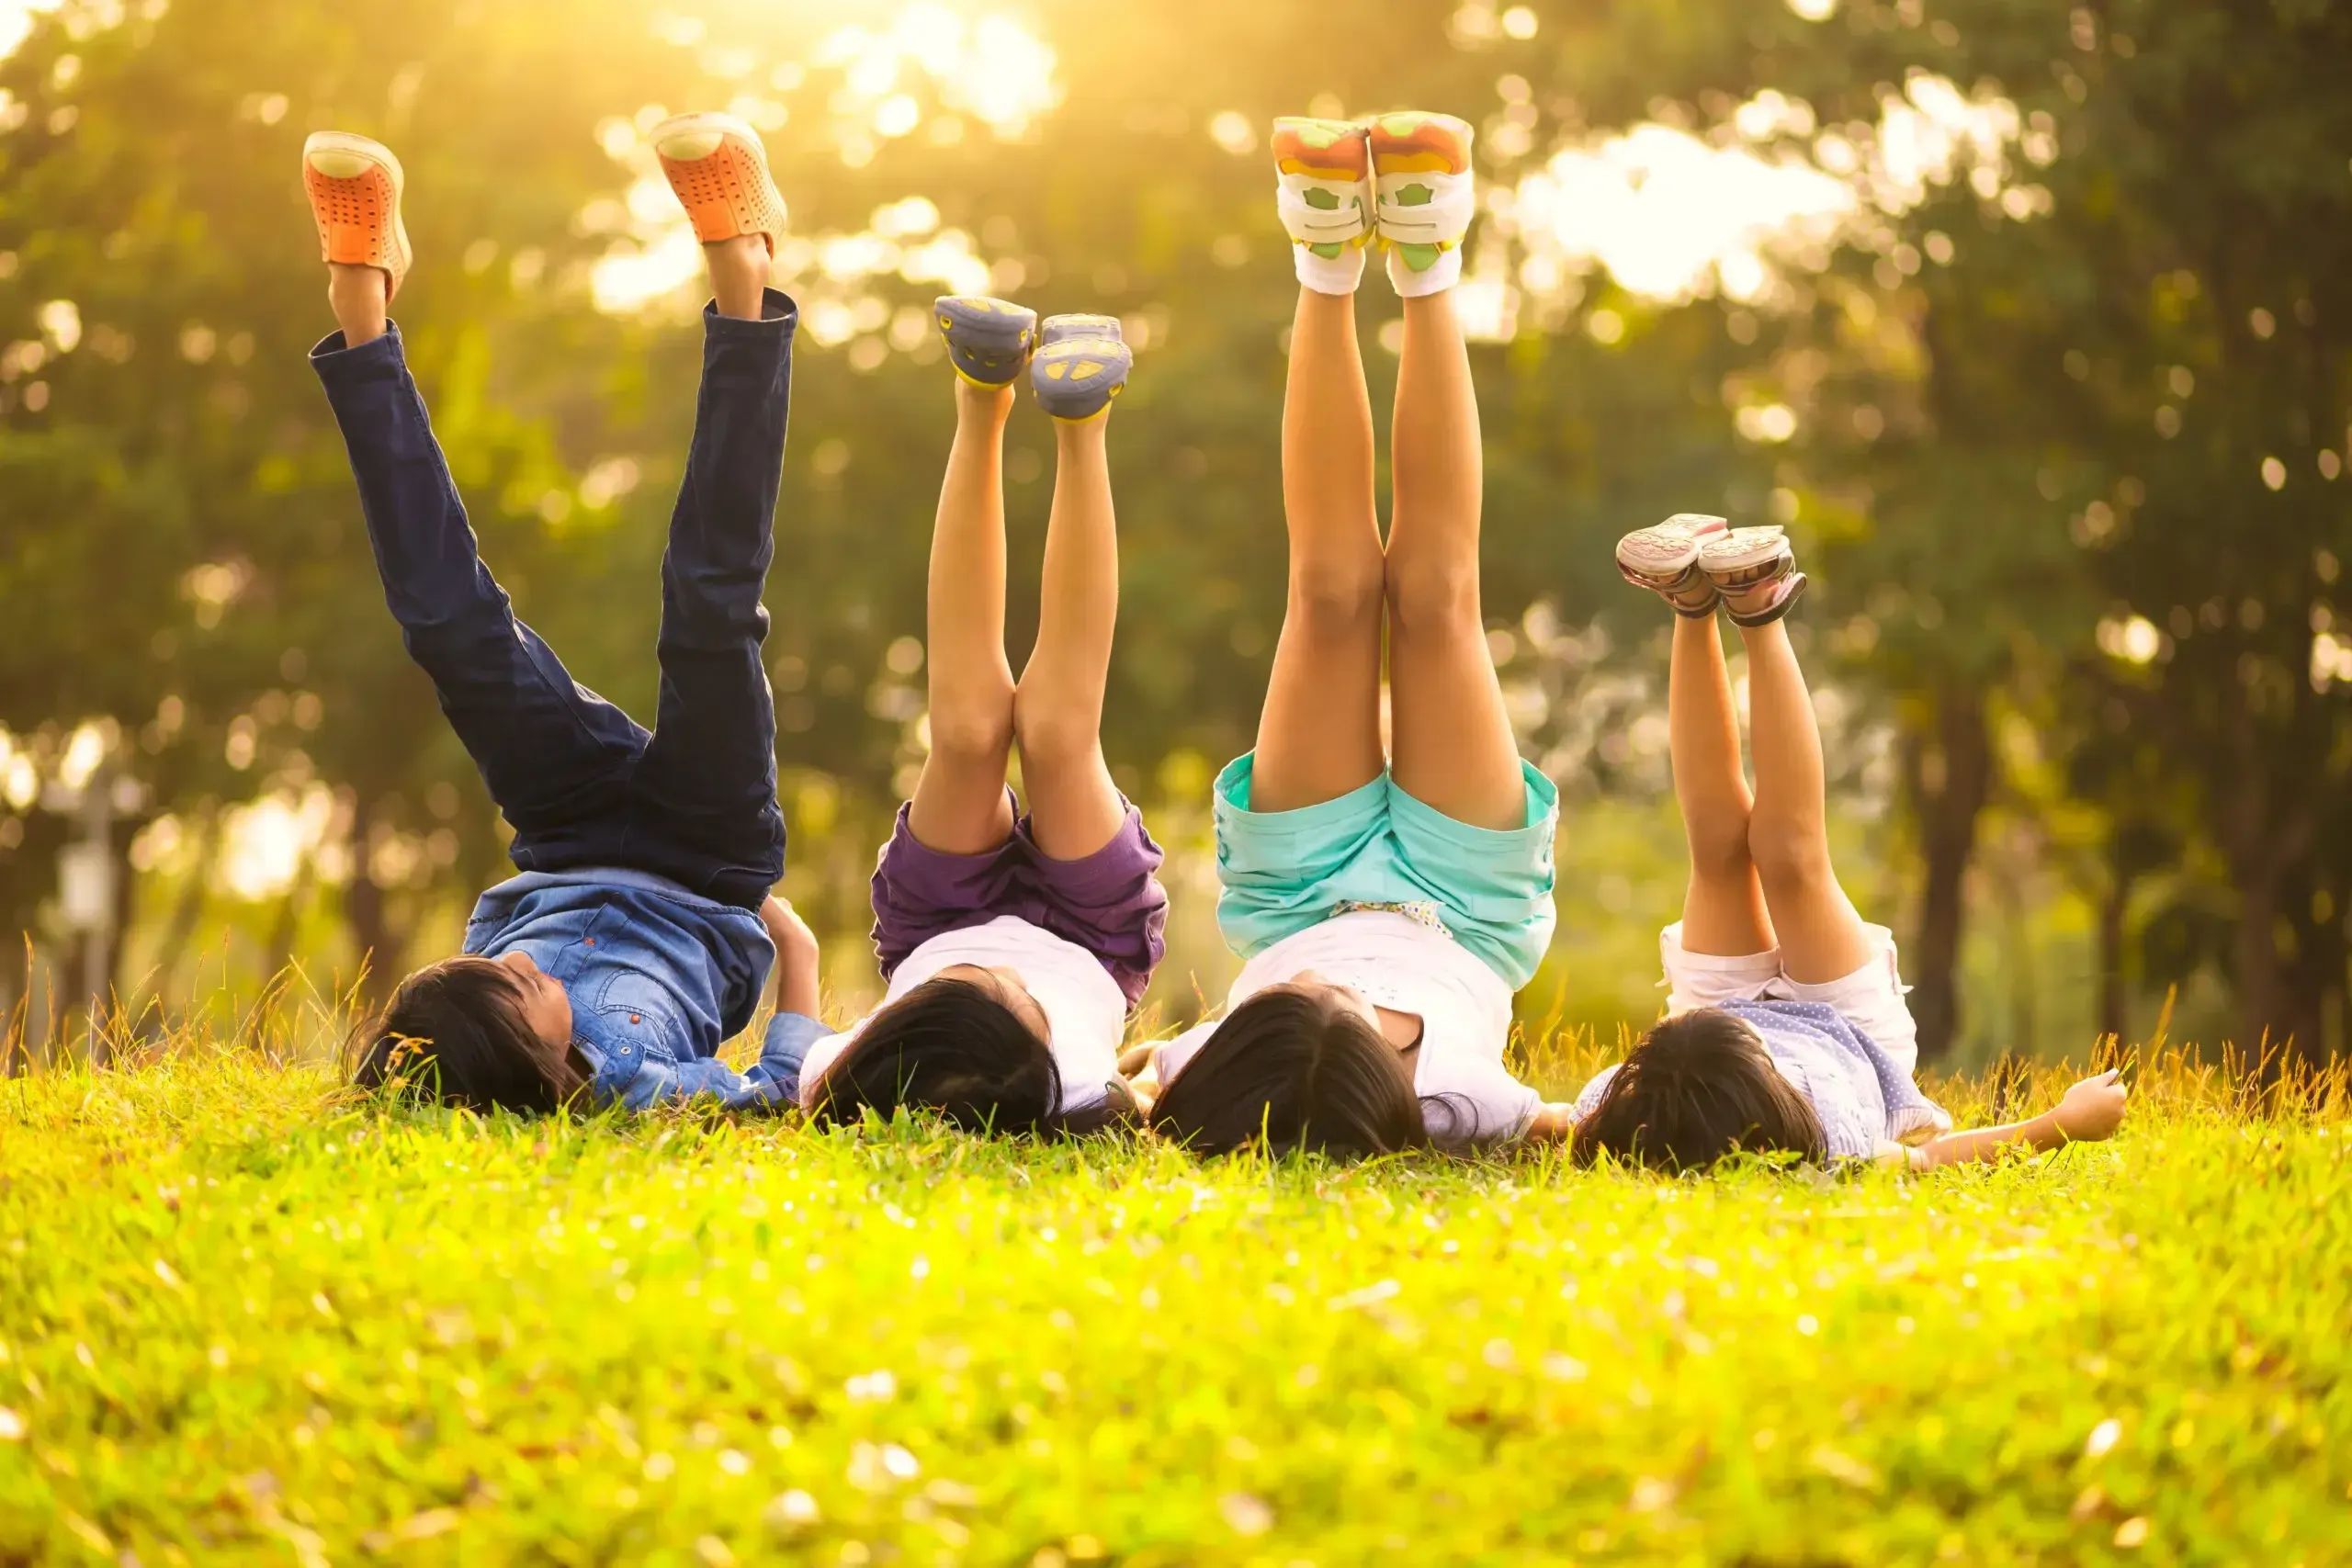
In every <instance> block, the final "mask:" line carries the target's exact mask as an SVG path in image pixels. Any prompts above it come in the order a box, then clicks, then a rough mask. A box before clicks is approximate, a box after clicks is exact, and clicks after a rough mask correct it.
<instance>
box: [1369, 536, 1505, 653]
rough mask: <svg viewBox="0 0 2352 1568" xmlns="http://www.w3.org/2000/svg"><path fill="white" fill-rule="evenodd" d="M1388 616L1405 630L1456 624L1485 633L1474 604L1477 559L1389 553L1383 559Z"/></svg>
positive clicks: (1476, 597)
mask: <svg viewBox="0 0 2352 1568" xmlns="http://www.w3.org/2000/svg"><path fill="white" fill-rule="evenodd" d="M1386 593H1387V600H1388V615H1389V618H1390V619H1391V620H1392V621H1393V622H1395V623H1396V624H1397V626H1400V627H1403V628H1405V629H1407V630H1408V631H1419V632H1424V633H1428V632H1437V631H1441V630H1443V629H1445V628H1447V627H1460V628H1463V629H1464V630H1466V631H1469V632H1472V633H1475V634H1476V636H1478V637H1482V638H1483V637H1485V636H1486V625H1485V622H1484V621H1483V620H1482V619H1481V617H1480V614H1479V604H1478V563H1477V561H1476V558H1470V559H1461V558H1456V557H1454V556H1453V555H1452V554H1447V555H1445V556H1442V557H1438V558H1431V559H1416V558H1413V557H1411V556H1409V555H1402V556H1400V555H1397V554H1391V555H1390V556H1389V558H1388V560H1387V584H1386Z"/></svg>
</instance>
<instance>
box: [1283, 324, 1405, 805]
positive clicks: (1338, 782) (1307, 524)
mask: <svg viewBox="0 0 2352 1568" xmlns="http://www.w3.org/2000/svg"><path fill="white" fill-rule="evenodd" d="M1355 321H1356V315H1355V299H1354V297H1353V296H1352V295H1336V294H1318V293H1317V292H1315V291H1314V290H1313V289H1309V288H1302V289H1300V290H1299V295H1298V314H1297V316H1296V317H1295V320H1294V322H1293V325H1292V328H1291V340H1290V380H1289V384H1288V386H1287V387H1286V389H1284V392H1283V515H1284V517H1285V518H1286V519H1287V521H1288V523H1289V526H1290V598H1289V601H1288V603H1287V604H1286V605H1285V606H1284V609H1283V632H1282V638H1281V640H1280V641H1279V642H1277V643H1276V644H1275V645H1274V669H1273V674H1272V678H1271V679H1270V680H1269V681H1268V682H1267V685H1266V706H1265V711H1264V713H1263V714H1262V716H1261V717H1260V718H1259V721H1258V760H1257V764H1256V772H1255V774H1254V775H1253V778H1252V782H1251V794H1250V805H1251V807H1253V808H1255V809H1257V810H1260V811H1288V810H1292V809H1294V808H1295V807H1302V806H1314V805H1317V804H1318V803H1320V802H1322V801H1326V800H1334V799H1337V798H1338V797H1339V796H1340V795H1345V794H1347V793H1348V792H1349V791H1351V790H1353V789H1359V788H1361V787H1363V785H1364V784H1370V783H1371V782H1372V781H1373V780H1374V779H1376V778H1378V777H1379V776H1380V770H1381V768H1382V767H1383V766H1384V765H1385V761H1386V759H1385V756H1384V754H1383V752H1382V750H1381V745H1380V604H1381V593H1382V575H1383V570H1384V568H1383V565H1382V560H1381V551H1380V524H1379V519H1378V514H1377V513H1375V511H1374V504H1373V479H1372V396H1371V394H1370V393H1369V392H1368V391H1366V390H1365V389H1364V379H1363V356H1362V355H1361V354H1360V352H1359V351H1358V349H1357V347H1356V326H1355Z"/></svg>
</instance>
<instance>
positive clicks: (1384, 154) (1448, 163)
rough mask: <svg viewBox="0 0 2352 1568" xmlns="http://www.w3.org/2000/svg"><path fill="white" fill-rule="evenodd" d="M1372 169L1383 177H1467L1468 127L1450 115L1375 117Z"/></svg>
mask: <svg viewBox="0 0 2352 1568" xmlns="http://www.w3.org/2000/svg"><path fill="white" fill-rule="evenodd" d="M1372 165H1373V167H1374V169H1376V170H1377V171H1379V172H1380V173H1381V174H1384V175H1461V174H1467V173H1468V172H1469V170H1470V127H1469V126H1468V125H1467V124H1465V123H1464V122H1463V121H1461V120H1458V119H1456V118H1453V116H1452V115H1447V114H1428V113H1424V112H1422V111H1419V110H1411V111H1408V112H1406V113H1403V114H1385V115H1379V116H1376V117H1374V119H1373V121H1372Z"/></svg>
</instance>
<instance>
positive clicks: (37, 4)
mask: <svg viewBox="0 0 2352 1568" xmlns="http://www.w3.org/2000/svg"><path fill="white" fill-rule="evenodd" d="M59 4H60V0H0V60H6V59H7V58H8V57H9V56H10V55H12V54H14V53H16V52H17V45H18V44H21V43H23V42H24V41H25V39H26V38H27V37H28V35H30V33H31V32H32V30H33V18H34V17H36V16H39V15H40V14H41V13H42V12H45V11H54V10H56V9H57V7H58V6H59Z"/></svg>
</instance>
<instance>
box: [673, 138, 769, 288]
mask: <svg viewBox="0 0 2352 1568" xmlns="http://www.w3.org/2000/svg"><path fill="white" fill-rule="evenodd" d="M652 141H653V151H654V152H655V154H656V155H657V156H659V157H660V158H661V160H662V174H663V175H667V176H668V178H669V181H670V188H671V189H672V190H673V191H674V192H676V193H677V197H678V200H679V202H680V203H681V204H682V205H684V208H685V209H686V216H687V218H689V219H690V220H693V223H694V226H695V239H697V240H700V241H701V242H702V243H704V244H706V245H708V244H715V243H718V241H721V240H732V239H735V238H737V237H739V236H741V235H744V234H763V235H765V236H766V237H767V242H768V254H769V255H770V256H774V255H775V254H776V252H777V250H778V249H779V248H780V247H781V246H782V245H783V243H784V218H785V209H784V196H783V193H781V192H780V191H778V190H777V189H776V188H775V180H774V179H773V178H772V177H770V175H769V174H768V154H767V148H766V147H765V145H764V144H763V143H762V142H761V141H760V133H759V132H758V131H756V130H752V128H751V127H750V126H749V125H746V124H745V123H744V122H743V121H741V120H740V119H737V118H735V117H734V116H733V115H731V114H681V115H673V116H671V117H670V118H668V119H665V120H663V121H662V123H661V124H659V125H657V126H655V127H654V128H653V136H652Z"/></svg>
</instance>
